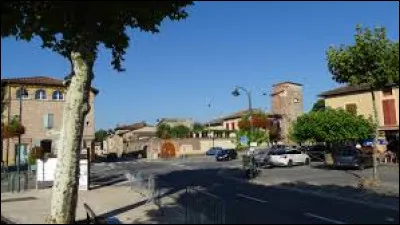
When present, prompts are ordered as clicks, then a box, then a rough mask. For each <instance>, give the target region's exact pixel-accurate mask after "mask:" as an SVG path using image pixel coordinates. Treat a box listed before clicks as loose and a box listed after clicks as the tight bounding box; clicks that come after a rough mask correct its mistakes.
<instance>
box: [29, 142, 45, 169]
mask: <svg viewBox="0 0 400 225" xmlns="http://www.w3.org/2000/svg"><path fill="white" fill-rule="evenodd" d="M43 158H44V151H43V148H42V147H39V146H35V147H33V148H32V149H31V151H30V152H29V156H28V163H29V167H30V170H31V171H36V169H37V165H36V160H37V159H43Z"/></svg>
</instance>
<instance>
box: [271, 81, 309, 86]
mask: <svg viewBox="0 0 400 225" xmlns="http://www.w3.org/2000/svg"><path fill="white" fill-rule="evenodd" d="M281 84H292V85H296V86H303V85H302V84H300V83H296V82H291V81H284V82H280V83H277V84H274V85H272V87H275V86H278V85H281Z"/></svg>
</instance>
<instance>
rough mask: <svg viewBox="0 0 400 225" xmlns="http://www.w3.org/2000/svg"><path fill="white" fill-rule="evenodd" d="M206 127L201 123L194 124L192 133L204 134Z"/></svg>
mask: <svg viewBox="0 0 400 225" xmlns="http://www.w3.org/2000/svg"><path fill="white" fill-rule="evenodd" d="M204 129H205V128H204V126H203V124H201V123H194V124H193V129H192V131H193V132H195V133H199V132H202V131H204Z"/></svg>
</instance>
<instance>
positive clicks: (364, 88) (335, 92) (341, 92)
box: [319, 85, 396, 97]
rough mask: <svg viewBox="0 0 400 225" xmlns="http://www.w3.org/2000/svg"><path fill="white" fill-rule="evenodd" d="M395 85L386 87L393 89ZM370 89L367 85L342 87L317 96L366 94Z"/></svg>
mask: <svg viewBox="0 0 400 225" xmlns="http://www.w3.org/2000/svg"><path fill="white" fill-rule="evenodd" d="M393 86H396V85H388V87H393ZM369 90H370V87H369V86H368V85H360V86H350V85H347V86H343V87H339V88H335V89H332V90H329V91H325V92H322V93H321V94H319V96H320V97H329V96H335V95H346V94H350V93H359V92H366V91H369Z"/></svg>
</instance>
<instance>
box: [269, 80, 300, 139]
mask: <svg viewBox="0 0 400 225" xmlns="http://www.w3.org/2000/svg"><path fill="white" fill-rule="evenodd" d="M271 100H272V109H271V110H272V114H275V115H281V117H282V118H281V121H280V129H281V138H282V141H283V142H284V143H291V141H290V140H289V136H288V134H289V128H290V125H291V124H292V123H293V122H294V121H296V119H297V118H298V117H299V116H300V115H302V114H303V85H302V84H299V83H294V82H288V81H287V82H282V83H278V84H274V85H273V86H272V94H271Z"/></svg>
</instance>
